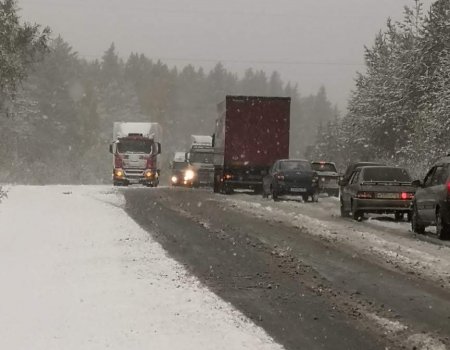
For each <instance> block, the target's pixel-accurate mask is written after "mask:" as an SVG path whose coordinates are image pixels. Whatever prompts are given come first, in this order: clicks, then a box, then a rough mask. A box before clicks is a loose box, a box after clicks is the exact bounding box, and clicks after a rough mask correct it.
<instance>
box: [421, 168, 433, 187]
mask: <svg viewBox="0 0 450 350" xmlns="http://www.w3.org/2000/svg"><path fill="white" fill-rule="evenodd" d="M435 170H436V167H433V168H431V170H430V171H429V172H428V174H427V176H425V180H423V186H424V187H430V186H431V181H432V180H433V174H434V171H435Z"/></svg>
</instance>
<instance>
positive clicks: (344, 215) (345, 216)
mask: <svg viewBox="0 0 450 350" xmlns="http://www.w3.org/2000/svg"><path fill="white" fill-rule="evenodd" d="M340 203H341V216H342V217H343V218H348V217H349V216H350V211H348V210H346V209H345V207H344V201H343V200H342V199H341V200H340Z"/></svg>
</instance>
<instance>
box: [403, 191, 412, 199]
mask: <svg viewBox="0 0 450 350" xmlns="http://www.w3.org/2000/svg"><path fill="white" fill-rule="evenodd" d="M400 198H401V199H403V200H408V199H413V198H414V193H409V192H402V193H401V194H400Z"/></svg>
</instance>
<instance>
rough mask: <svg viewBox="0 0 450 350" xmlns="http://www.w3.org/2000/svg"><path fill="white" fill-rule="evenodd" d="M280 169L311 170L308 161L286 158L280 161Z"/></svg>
mask: <svg viewBox="0 0 450 350" xmlns="http://www.w3.org/2000/svg"><path fill="white" fill-rule="evenodd" d="M280 169H281V170H303V171H307V170H311V164H310V163H309V162H308V161H298V160H288V161H283V162H280Z"/></svg>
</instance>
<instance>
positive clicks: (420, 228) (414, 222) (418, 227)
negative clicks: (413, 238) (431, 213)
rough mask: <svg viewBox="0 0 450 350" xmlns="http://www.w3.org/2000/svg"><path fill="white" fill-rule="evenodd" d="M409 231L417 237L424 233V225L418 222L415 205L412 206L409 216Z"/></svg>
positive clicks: (418, 217)
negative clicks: (416, 234)
mask: <svg viewBox="0 0 450 350" xmlns="http://www.w3.org/2000/svg"><path fill="white" fill-rule="evenodd" d="M411 230H412V232H414V233H418V234H419V235H423V234H424V233H425V225H423V224H422V223H421V222H420V216H419V212H418V210H417V207H416V206H415V205H414V206H413V209H412V214H411Z"/></svg>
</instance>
